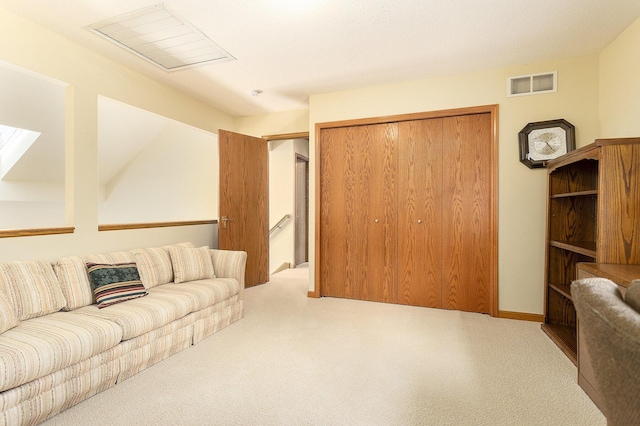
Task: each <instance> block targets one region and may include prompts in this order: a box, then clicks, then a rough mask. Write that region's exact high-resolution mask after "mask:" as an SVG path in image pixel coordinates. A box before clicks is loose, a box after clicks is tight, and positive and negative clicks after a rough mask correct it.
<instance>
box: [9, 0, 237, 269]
mask: <svg viewBox="0 0 640 426" xmlns="http://www.w3.org/2000/svg"><path fill="white" fill-rule="evenodd" d="M0 39H2V40H4V41H3V42H2V43H0V61H4V62H8V63H11V64H14V65H16V66H19V67H23V68H27V69H29V70H32V71H34V72H36V73H39V74H42V75H44V76H49V77H51V78H54V79H56V80H59V81H62V82H65V83H67V84H69V85H70V99H68V100H67V102H68V107H69V108H70V110H71V111H72V113H71V114H68V116H67V117H66V119H67V122H66V126H67V129H68V132H67V135H68V137H67V141H66V143H67V158H66V160H67V161H66V164H67V166H66V167H67V170H66V177H67V181H66V197H67V206H71V209H70V211H68V212H67V216H68V217H67V224H68V225H70V226H75V228H76V229H75V233H73V234H64V235H51V236H41V237H40V236H38V237H26V238H3V239H0V261H2V260H19V259H36V258H41V259H52V258H56V257H60V256H65V255H73V254H82V253H89V252H92V253H96V252H106V251H113V250H126V249H130V248H135V247H145V246H157V245H162V244H167V243H172V242H178V241H187V240H188V241H193V242H194V243H195V244H196V245H210V246H211V245H214V243H216V242H217V234H216V232H217V231H216V229H217V228H216V227H215V226H214V225H198V226H186V227H177V228H156V229H141V230H131V231H108V232H98V223H99V219H98V202H99V199H100V193H99V185H98V175H97V173H98V167H97V165H98V155H97V153H98V108H97V103H98V96H99V95H103V96H106V97H108V98H110V99H114V100H117V101H120V102H123V103H125V104H129V105H133V106H135V107H137V108H141V109H143V110H147V111H150V112H153V113H156V114H159V115H162V116H165V117H168V118H170V119H173V120H176V121H180V122H183V123H186V124H188V125H191V126H194V127H197V128H200V129H203V130H206V131H209V132H214V133H217V131H218V129H219V128H225V129H233V128H234V127H233V126H234V117H232V116H230V115H229V114H226V113H224V112H222V111H219V110H217V109H214V108H211V107H209V106H207V105H205V104H203V103H202V102H199V101H197V100H195V99H193V98H191V97H188V96H186V95H184V94H182V93H180V92H178V91H176V90H173V89H170V88H168V87H167V86H164V85H162V84H160V83H157V82H155V81H153V80H151V79H149V78H147V77H144V76H142V75H140V74H138V73H136V72H134V71H132V70H130V69H127V68H124V67H122V66H120V65H118V64H117V63H115V62H113V61H111V60H108V59H106V58H105V57H102V56H100V55H97V54H96V53H94V52H92V51H89V50H87V49H85V48H83V47H80V46H79V45H76V44H74V43H71V42H70V41H69V40H67V39H65V38H64V37H62V36H60V35H58V34H56V33H53V32H51V31H49V30H46V29H44V28H42V27H40V26H38V25H35V24H33V23H32V22H29V21H27V20H25V19H23V18H21V17H18V16H17V15H14V14H12V13H9V12H6V11H4V10H1V9H0ZM9 40H11V41H10V42H9ZM202 196H204V197H207V196H209V194H206V193H205V194H202ZM210 219H216V218H214V217H211V218H210Z"/></svg>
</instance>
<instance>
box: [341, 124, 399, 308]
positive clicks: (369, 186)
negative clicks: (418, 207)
mask: <svg viewBox="0 0 640 426" xmlns="http://www.w3.org/2000/svg"><path fill="white" fill-rule="evenodd" d="M354 134H355V140H356V143H357V144H358V148H357V151H356V152H357V155H356V157H355V158H356V162H355V163H356V176H357V184H356V196H357V198H355V199H354V200H353V206H352V207H351V208H353V209H355V210H356V212H357V213H356V218H357V221H356V229H357V234H358V235H357V237H358V238H357V241H356V247H357V254H358V265H359V269H358V274H357V275H356V282H355V283H353V284H352V286H355V287H356V288H357V291H355V292H354V293H355V294H356V295H357V297H356V298H358V299H360V300H370V301H374V302H390V303H396V302H397V299H398V287H397V266H396V264H397V261H396V256H397V245H398V237H397V236H398V233H397V220H398V219H397V210H396V204H397V202H396V200H397V189H396V185H397V155H398V154H397V153H398V125H397V123H387V124H374V125H369V126H357V127H355V128H354Z"/></svg>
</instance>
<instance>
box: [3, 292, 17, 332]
mask: <svg viewBox="0 0 640 426" xmlns="http://www.w3.org/2000/svg"><path fill="white" fill-rule="evenodd" d="M16 325H18V317H17V316H16V314H15V312H13V306H12V305H11V302H9V298H8V297H7V296H5V295H4V294H2V291H0V334H2V333H4V332H5V331H7V330H9V329H10V328H13V327H15V326H16Z"/></svg>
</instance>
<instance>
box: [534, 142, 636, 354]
mask: <svg viewBox="0 0 640 426" xmlns="http://www.w3.org/2000/svg"><path fill="white" fill-rule="evenodd" d="M547 172H548V199H547V240H546V241H547V249H546V265H545V321H544V324H542V329H543V330H544V332H545V333H547V335H548V336H549V337H550V338H551V339H552V340H553V341H554V342H555V343H556V344H557V345H558V346H559V347H560V348H561V349H562V350H563V351H564V352H565V353H566V354H567V356H568V357H569V358H570V359H571V360H572V361H573V362H574V363H577V352H578V345H577V319H576V311H575V308H574V306H573V301H572V298H571V282H572V281H574V280H575V279H577V276H576V265H577V264H578V263H582V262H587V263H596V262H598V263H615V264H638V263H640V247H639V242H640V230H639V227H638V221H637V218H636V216H637V215H638V214H640V210H637V207H635V206H637V205H638V203H639V202H640V200H639V199H638V198H639V197H640V138H624V139H598V140H596V141H595V142H594V143H592V144H590V145H587V146H585V147H582V148H580V149H577V150H575V151H572V152H570V153H568V154H566V155H564V156H562V157H560V158H558V159H556V160H553V161H550V162H549V164H548V165H547Z"/></svg>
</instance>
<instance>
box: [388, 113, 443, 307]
mask: <svg viewBox="0 0 640 426" xmlns="http://www.w3.org/2000/svg"><path fill="white" fill-rule="evenodd" d="M442 124H443V120H442V118H434V119H424V120H414V121H404V122H401V123H399V128H398V303H402V304H406V305H414V306H428V307H432V308H439V307H441V306H442V299H441V297H442V292H441V282H442V276H441V273H442V266H441V244H442V233H441V227H442V170H443V168H442Z"/></svg>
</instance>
